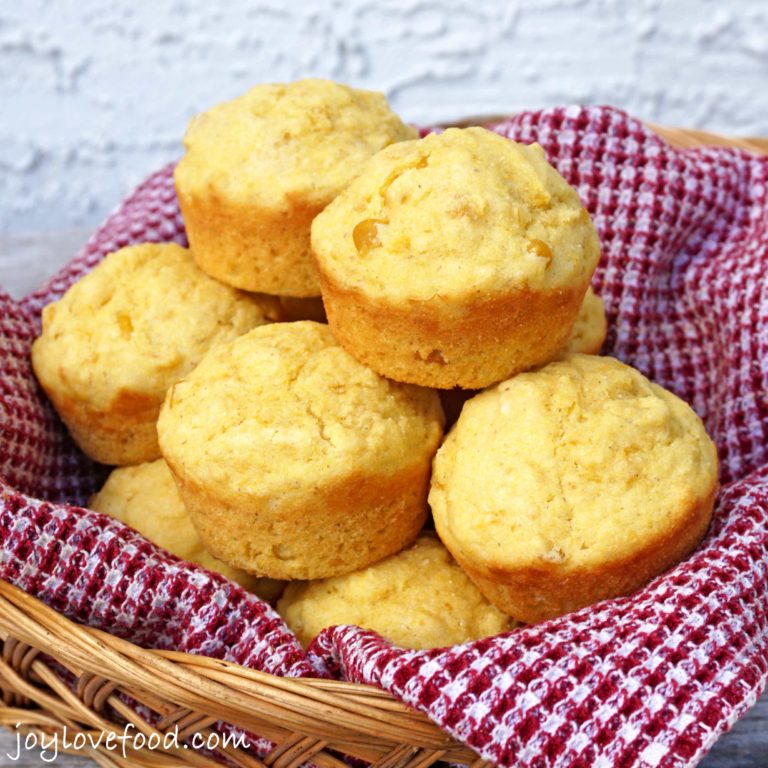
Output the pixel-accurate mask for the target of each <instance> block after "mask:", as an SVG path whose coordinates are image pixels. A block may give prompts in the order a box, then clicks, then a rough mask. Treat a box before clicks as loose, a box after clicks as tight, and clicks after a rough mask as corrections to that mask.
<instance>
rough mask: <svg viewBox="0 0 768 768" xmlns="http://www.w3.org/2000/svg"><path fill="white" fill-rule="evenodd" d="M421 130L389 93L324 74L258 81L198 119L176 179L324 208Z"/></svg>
mask: <svg viewBox="0 0 768 768" xmlns="http://www.w3.org/2000/svg"><path fill="white" fill-rule="evenodd" d="M417 135H418V132H417V131H416V130H415V129H414V128H412V127H409V126H407V125H405V124H404V123H403V122H402V121H401V120H400V118H399V117H398V116H397V115H396V114H395V113H394V112H392V110H391V109H390V108H389V105H388V104H387V101H386V99H385V98H384V95H383V94H381V93H376V92H373V91H362V90H357V89H354V88H349V87H348V86H345V85H340V84H339V83H334V82H331V81H329V80H316V79H308V80H299V81H297V82H294V83H275V84H269V85H257V86H256V87H255V88H252V89H251V90H250V91H248V92H247V93H245V94H243V95H242V96H240V97H238V98H236V99H232V100H231V101H225V102H223V103H221V104H218V105H217V106H215V107H213V108H212V109H209V110H208V111H206V112H203V113H202V114H200V115H197V116H196V117H194V118H193V119H192V121H191V122H190V124H189V128H188V130H187V134H186V137H185V139H184V145H185V147H186V149H187V153H186V155H185V156H184V158H183V159H182V160H181V162H180V163H179V165H178V167H177V169H176V181H177V183H178V184H181V185H183V187H184V190H185V192H186V193H187V194H192V195H194V194H196V193H199V194H201V195H208V194H210V193H211V192H213V193H215V194H217V195H223V196H225V197H227V198H228V199H231V200H234V201H242V202H243V203H244V204H247V205H254V204H255V205H258V206H259V207H262V208H266V209H269V210H277V211H280V210H284V209H288V208H291V207H293V205H296V204H306V205H310V206H321V207H322V206H325V205H327V204H328V203H329V202H330V201H331V200H332V199H333V198H334V197H335V196H336V195H337V194H338V193H339V192H340V191H341V190H342V189H343V188H344V187H345V186H346V185H347V184H348V183H349V182H350V181H351V180H352V179H353V178H354V177H355V176H356V175H357V174H358V173H359V171H360V168H361V166H362V164H363V163H364V162H365V161H366V160H368V158H370V157H371V155H373V154H374V153H375V152H378V151H379V150H380V149H383V148H384V147H386V146H388V145H389V144H392V143H393V142H396V141H402V140H404V139H413V138H415V137H416V136H417Z"/></svg>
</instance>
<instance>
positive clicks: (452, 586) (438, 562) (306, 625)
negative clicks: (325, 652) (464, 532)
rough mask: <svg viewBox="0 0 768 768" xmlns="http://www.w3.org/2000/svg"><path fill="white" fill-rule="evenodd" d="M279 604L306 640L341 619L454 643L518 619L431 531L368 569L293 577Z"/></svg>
mask: <svg viewBox="0 0 768 768" xmlns="http://www.w3.org/2000/svg"><path fill="white" fill-rule="evenodd" d="M277 609H278V612H279V613H280V614H281V616H282V617H283V618H284V619H285V622H286V624H288V626H289V627H290V628H291V629H292V630H293V631H294V633H295V634H296V635H297V637H298V638H299V641H300V642H301V643H302V645H304V646H307V645H309V643H310V642H311V641H312V639H313V638H314V637H315V636H316V635H317V634H318V633H319V632H320V631H321V630H322V629H324V628H325V627H329V626H333V625H336V624H355V625H357V626H360V627H364V628H365V629H372V630H374V631H375V632H378V633H379V634H380V635H382V636H383V637H385V638H387V639H388V640H390V641H391V642H393V643H395V644H396V645H400V646H403V647H406V648H438V647H441V646H446V645H454V644H456V643H464V642H467V641H469V640H477V639H480V638H482V637H489V636H491V635H497V634H499V633H500V632H506V631H508V630H510V629H512V628H514V627H515V626H516V624H515V622H514V621H513V620H512V619H510V618H509V616H506V615H505V614H503V613H502V612H501V611H499V610H498V608H495V607H494V606H493V605H491V604H490V603H489V602H488V601H487V600H486V599H485V598H484V597H483V595H482V594H481V593H480V591H479V590H478V588H477V587H476V586H475V585H474V584H473V583H472V582H471V581H470V579H469V577H468V576H467V575H466V574H465V573H464V571H462V570H461V568H459V566H458V564H457V563H456V561H455V560H454V559H453V558H452V557H451V555H450V553H449V552H448V550H447V549H446V548H445V547H444V546H443V545H442V544H441V543H440V542H439V541H438V540H437V539H436V538H434V537H433V536H430V535H428V534H422V535H421V536H420V537H419V538H418V539H417V540H416V542H415V543H414V544H413V545H412V546H410V547H409V548H408V549H405V550H403V551H402V552H400V553H398V554H396V555H392V556H390V557H387V558H385V559H384V560H381V561H379V562H378V563H375V564H374V565H371V566H369V567H368V568H363V569H362V570H359V571H353V572H352V573H347V574H345V575H343V576H335V577H333V578H330V579H321V580H319V581H308V582H297V583H293V584H289V585H288V587H287V589H286V591H285V593H284V595H283V597H282V599H281V600H280V601H279V603H278V606H277Z"/></svg>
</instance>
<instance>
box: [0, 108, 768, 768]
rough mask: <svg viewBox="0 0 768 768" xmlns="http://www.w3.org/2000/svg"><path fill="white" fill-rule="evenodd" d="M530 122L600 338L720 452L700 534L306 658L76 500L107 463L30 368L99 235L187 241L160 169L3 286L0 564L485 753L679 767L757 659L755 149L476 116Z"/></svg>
mask: <svg viewBox="0 0 768 768" xmlns="http://www.w3.org/2000/svg"><path fill="white" fill-rule="evenodd" d="M490 128H491V129H492V130H495V131H497V132H498V133H500V134H501V135H504V136H508V137H509V138H512V139H516V140H520V141H524V142H532V141H537V142H538V143H540V144H541V145H542V146H543V148H544V149H545V151H546V153H547V155H548V157H549V159H550V161H551V162H552V163H553V164H554V165H555V167H556V168H558V170H559V171H560V172H561V173H562V174H563V176H564V177H565V178H566V179H567V180H568V181H569V182H570V183H571V184H573V185H574V186H575V187H576V189H577V190H578V191H579V193H580V195H581V198H582V200H583V201H584V203H585V205H586V206H587V208H588V210H589V212H590V214H591V215H592V217H593V219H594V221H595V224H596V226H597V229H598V233H599V235H600V241H601V248H602V257H601V261H600V265H599V267H598V270H597V272H596V274H595V278H594V281H593V285H594V287H595V290H596V292H597V293H598V294H599V295H601V296H602V297H603V299H604V300H605V304H606V311H607V315H608V319H609V334H608V339H607V341H606V346H605V348H604V352H605V353H607V354H612V355H614V356H616V357H618V358H619V359H621V360H623V361H624V362H627V363H629V364H630V365H633V366H635V367H636V368H638V369H639V370H641V371H642V372H643V373H644V374H645V375H647V376H649V377H650V378H651V379H653V380H654V381H656V382H658V383H659V384H661V385H662V386H665V387H667V388H668V389H670V390H672V391H673V392H675V393H676V394H678V395H679V396H680V397H682V398H683V399H684V400H686V401H687V402H689V403H690V404H691V405H692V406H693V407H694V409H695V410H696V411H697V412H698V413H699V415H700V416H701V417H702V418H703V419H704V421H705V423H706V425H707V429H708V431H709V432H710V434H711V435H712V437H713V439H714V440H715V442H716V444H717V446H718V452H719V455H720V460H721V481H722V482H723V483H724V487H723V490H722V492H721V494H720V497H719V500H718V504H717V509H716V515H715V520H714V523H713V526H712V530H711V531H710V533H709V534H708V536H707V538H706V539H705V541H704V542H703V543H702V545H701V547H700V548H699V549H698V550H697V552H695V553H694V554H693V555H692V556H691V557H690V558H689V559H688V560H687V561H686V562H685V563H682V564H680V565H679V566H677V567H676V568H673V569H671V570H670V571H669V572H667V573H666V574H664V575H662V576H660V577H659V578H657V579H656V580H654V581H653V582H652V583H651V584H649V585H648V586H647V587H645V588H644V589H641V590H639V591H638V592H636V593H635V594H633V595H631V596H628V597H624V598H620V599H616V600H609V601H604V602H602V603H600V604H598V605H596V606H592V607H590V608H586V609H583V610H581V611H579V612H577V613H574V614H570V615H568V616H564V617H561V618H559V619H556V620H553V621H549V622H545V623H543V624H541V625H538V626H535V627H526V628H522V629H519V630H517V631H515V632H512V633H509V634H506V635H501V636H498V637H495V638H488V639H486V640H481V641H477V642H474V643H469V644H466V645H463V646H457V647H454V648H448V649H436V650H432V651H419V652H417V651H408V650H403V649H399V648H395V647H393V646H392V645H391V644H389V643H387V642H386V641H384V640H382V639H381V638H380V637H378V636H377V635H375V633H372V632H367V631H364V630H361V629H359V628H354V627H336V628H331V629H328V630H325V631H324V632H323V633H321V635H320V636H319V637H318V638H317V639H316V640H315V642H314V644H313V645H312V646H311V648H310V649H309V652H308V653H307V654H305V653H304V651H303V650H302V649H301V648H300V647H299V646H298V644H297V643H296V642H295V640H294V639H293V637H292V636H291V634H290V632H289V631H288V630H287V628H286V627H285V625H284V624H283V623H282V621H281V620H280V618H279V617H278V616H277V615H276V614H275V613H274V611H272V609H271V608H269V606H267V605H265V604H264V603H262V602H261V601H259V600H258V599H257V598H255V597H253V596H250V595H247V594H246V593H245V592H243V590H241V589H240V588H239V587H237V586H236V585H232V584H230V583H228V582H226V580H224V579H223V578H222V577H220V576H217V575H215V574H211V573H209V572H207V571H205V570H204V569H202V568H199V567H196V566H191V565H189V564H186V563H182V562H180V561H178V560H177V559H176V558H173V557H172V556H170V555H168V554H167V553H164V552H163V551H161V550H159V549H157V548H156V547H154V546H153V545H151V544H149V543H148V542H146V540H144V539H142V538H141V537H140V536H139V535H138V534H137V533H135V532H133V531H132V530H130V529H128V528H127V527H125V526H123V525H121V524H120V523H117V522H115V521H111V520H109V519H108V518H106V517H104V516H102V515H99V514H97V513H95V512H91V511H88V510H86V509H83V508H81V507H77V506H67V503H69V504H76V505H83V504H85V503H86V502H87V499H88V497H89V495H90V494H91V493H93V492H94V491H95V490H96V489H97V488H98V486H99V483H100V482H101V480H102V479H103V477H104V468H102V467H98V466H96V465H94V464H93V463H92V462H90V461H89V460H88V459H86V458H85V457H84V456H82V454H80V453H79V451H78V450H77V449H76V447H75V446H74V445H73V444H72V442H71V440H70V439H69V438H68V436H67V435H66V433H65V431H64V429H63V428H62V426H61V425H60V424H59V422H58V421H57V419H56V417H55V414H54V413H53V411H52V409H51V408H50V405H49V404H48V403H47V401H46V400H45V398H44V396H43V395H42V392H41V391H40V389H39V387H38V386H37V384H36V383H35V382H34V378H33V376H32V372H31V367H30V365H29V346H30V344H31V342H32V340H33V339H34V336H35V335H36V333H37V332H38V329H39V315H40V311H41V309H42V307H43V306H44V305H45V304H46V303H47V302H49V301H51V300H54V299H56V298H58V297H59V296H60V295H61V294H62V293H63V292H64V291H65V290H66V289H67V288H68V287H69V285H71V284H72V283H73V282H74V281H75V280H76V279H77V278H78V277H80V276H81V275H82V274H84V273H85V272H87V271H88V270H89V269H91V268H92V267H93V266H94V265H95V264H96V263H98V261H99V260H100V259H101V258H103V256H105V255H106V254H107V253H108V252H110V251H112V250H115V249H116V248H119V247H121V246H124V245H128V244H131V243H137V242H145V241H148V240H152V241H168V240H174V241H176V242H180V243H182V244H184V243H185V237H184V230H183V223H182V221H181V217H180V214H179V211H178V206H177V204H176V201H175V195H174V190H173V179H172V170H173V166H167V167H166V168H164V169H162V170H161V171H159V172H158V173H156V174H155V175H153V176H152V177H150V178H149V179H148V180H147V181H146V182H144V184H142V185H141V186H140V187H139V188H138V189H137V190H136V191H135V192H134V193H133V194H132V195H131V196H130V197H129V198H128V199H127V200H126V201H125V202H124V203H123V204H122V205H121V206H120V207H119V208H118V209H117V210H116V211H115V212H114V213H113V214H112V215H111V216H110V217H109V218H108V219H107V221H106V222H105V224H104V225H103V226H102V227H101V228H100V229H99V230H98V231H97V232H96V233H95V234H94V236H93V237H92V238H91V240H90V241H89V242H88V244H87V245H86V247H85V248H84V249H83V251H82V252H81V253H80V254H79V255H78V256H77V257H76V258H75V259H74V260H73V261H72V262H71V263H70V264H69V265H68V266H67V267H65V268H64V269H63V270H62V271H61V272H59V273H58V274H57V275H56V276H54V277H53V278H52V279H51V280H50V281H49V282H48V283H47V284H46V285H45V286H44V287H43V288H41V289H40V290H39V291H37V292H35V293H34V294H32V295H30V296H28V297H27V298H26V299H24V300H22V301H21V302H19V303H16V302H13V301H12V300H11V299H10V298H9V297H7V296H5V295H2V296H0V430H1V433H0V437H1V439H2V443H0V477H1V478H2V479H3V480H4V483H3V484H2V487H0V537H2V556H1V557H0V577H2V578H4V579H7V580H8V581H11V582H13V583H15V584H17V585H18V586H20V587H21V588H22V589H25V590H26V591H28V592H29V593H30V594H33V595H35V596H36V597H39V598H40V599H42V600H43V601H44V602H46V603H47V604H49V605H52V606H53V607H55V608H56V609H57V610H59V611H61V612H62V613H63V614H65V615H67V616H69V617H70V618H73V619H75V620H77V621H81V622H84V623H88V624H91V625H93V626H97V627H99V628H101V629H107V630H109V631H113V632H116V633H118V634H120V635H121V636H122V637H125V638H127V639H129V640H131V641H133V642H135V643H137V644H139V645H142V646H144V647H155V648H176V649H178V650H183V651H187V652H190V653H204V654H207V655H212V656H218V657H220V658H227V659H230V660H232V661H236V662H238V663H241V664H245V665H247V666H252V667H254V668H258V669H262V670H265V671H268V672H271V673H273V674H281V675H298V676H303V675H330V676H337V677H344V678H347V679H350V680H355V681H359V682H365V683H372V684H374V685H379V686H381V687H383V688H385V689H386V690H388V691H390V692H391V693H393V694H394V695H395V696H397V697H398V698H400V699H402V700H403V701H405V702H407V703H409V704H411V705H412V706H415V707H417V708H419V709H421V710H422V711H424V712H426V713H427V714H428V715H429V716H430V717H432V719H433V720H435V722H437V723H438V724H440V725H441V726H442V727H443V728H445V729H446V730H447V731H448V732H450V733H452V734H453V735H454V736H456V737H457V738H459V739H461V740H463V741H465V742H466V743H467V744H469V745H470V746H471V747H472V748H474V749H476V750H477V751H478V752H479V753H480V754H481V755H482V756H483V757H485V758H486V759H489V760H491V761H493V762H494V763H497V764H499V765H503V766H508V767H509V768H512V766H526V767H530V768H534V767H536V768H539V767H542V766H552V767H555V766H558V767H562V768H565V766H568V767H571V766H574V767H575V766H584V767H585V768H586V767H587V766H589V767H590V768H591V767H592V766H617V767H618V766H621V767H622V768H630V767H632V766H637V767H640V766H664V767H670V768H671V767H672V766H676V767H677V766H689V765H694V764H695V763H696V762H697V761H698V760H699V759H700V758H701V756H702V755H703V754H704V752H705V751H706V750H707V749H708V747H709V746H711V744H712V743H713V741H714V740H715V739H716V737H717V736H718V735H719V734H720V733H722V732H723V731H724V730H725V729H727V728H728V727H730V725H731V724H732V723H733V722H734V721H735V719H736V718H738V717H739V716H740V715H741V714H743V712H744V711H745V710H746V708H747V707H749V706H750V705H751V704H752V703H754V701H755V700H756V698H757V697H758V696H759V694H760V693H761V691H762V690H763V688H764V686H765V683H766V678H767V677H768V281H766V280H765V277H764V275H765V274H766V271H768V193H767V191H766V190H767V189H768V158H760V157H754V156H751V155H749V154H746V153H744V152H741V151H738V150H732V149H697V150H687V151H680V150H676V149H673V148H671V147H669V146H667V145H666V144H665V143H664V142H663V141H662V140H661V139H659V138H658V137H656V136H655V135H654V134H653V133H651V132H650V131H649V130H648V129H646V128H645V127H644V126H643V125H642V124H641V123H639V122H638V121H636V120H633V119H632V118H630V117H629V116H627V115H626V114H625V113H623V112H621V111H619V110H615V109H611V108H581V107H569V108H560V109H551V110H544V111H541V112H531V113H524V114H521V115H518V116H516V117H514V118H510V119H509V120H504V121H501V122H499V123H496V124H494V125H492V126H490Z"/></svg>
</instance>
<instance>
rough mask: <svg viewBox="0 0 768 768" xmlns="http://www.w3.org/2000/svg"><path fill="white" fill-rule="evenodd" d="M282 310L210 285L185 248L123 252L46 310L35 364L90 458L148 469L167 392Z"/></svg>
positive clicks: (34, 353) (159, 247)
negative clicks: (213, 352)
mask: <svg viewBox="0 0 768 768" xmlns="http://www.w3.org/2000/svg"><path fill="white" fill-rule="evenodd" d="M278 309H279V307H278V305H277V303H276V301H275V300H274V299H272V300H270V303H268V302H267V299H266V298H263V297H262V298H260V299H256V298H253V297H250V296H247V295H246V294H244V293H241V292H240V291H236V290H234V289H232V288H230V287H228V286H224V285H221V284H219V283H217V282H216V281H215V280H211V278H210V277H208V276H207V275H206V274H204V273H203V272H202V271H201V270H200V269H198V267H197V266H195V263H194V261H193V260H192V257H191V256H190V254H189V251H187V250H186V249H184V248H181V247H180V246H178V245H174V244H171V243H167V244H163V245H156V244H144V245H137V246H133V247H130V248H123V249H122V250H119V251H116V252H115V253H111V254H109V255H108V256H107V257H106V258H105V259H104V261H102V262H101V264H99V265H98V266H97V267H96V268H95V269H94V270H93V271H92V272H91V273H90V274H88V275H86V276H85V277H83V278H82V279H81V280H80V281H78V282H77V283H76V284H75V285H73V286H72V287H71V288H70V289H69V290H68V291H67V292H66V293H65V294H64V296H63V297H62V298H61V299H60V300H59V301H56V302H54V303H52V304H49V305H48V306H47V307H45V309H44V310H43V332H42V335H41V336H40V337H39V338H38V339H37V340H36V341H35V343H34V344H33V345H32V365H33V367H34V370H35V374H36V375H37V378H38V380H39V381H40V384H41V385H42V387H43V389H44V390H45V392H46V393H47V395H48V397H49V398H50V399H51V401H52V403H53V405H54V407H55V408H56V410H57V411H58V413H59V415H60V416H61V418H62V420H63V421H64V423H65V424H66V425H67V427H68V428H69V431H70V432H71V434H72V437H73V438H74V439H75V442H77V444H78V445H79V446H80V448H82V450H83V451H84V452H85V453H87V454H88V455H89V456H90V457H91V458H92V459H95V460H96V461H100V462H102V463H104V464H121V465H122V464H139V463H141V462H143V461H151V460H153V459H156V458H158V457H159V456H160V449H159V447H158V445H157V431H156V429H155V423H156V422H157V416H158V413H159V411H160V406H161V404H162V402H163V398H164V397H165V392H166V390H167V389H168V387H169V386H170V385H171V384H172V383H173V382H174V381H176V380H177V379H180V378H181V377H182V376H184V375H186V374H187V373H188V372H189V371H191V370H192V368H194V367H195V365H197V363H198V362H199V361H200V359H201V358H202V357H203V355H204V354H205V353H206V352H207V351H208V350H209V349H210V348H211V347H213V346H215V345H217V344H220V343H221V342H224V341H230V340H231V339H234V338H236V337H237V336H240V335H241V334H243V333H245V332H246V331H249V330H250V329H251V328H254V327H255V326H257V325H260V324H263V323H265V322H267V319H268V316H270V317H274V314H273V313H274V312H276V311H277V310H278Z"/></svg>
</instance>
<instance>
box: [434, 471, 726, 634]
mask: <svg viewBox="0 0 768 768" xmlns="http://www.w3.org/2000/svg"><path fill="white" fill-rule="evenodd" d="M716 493H717V483H716V482H715V483H714V485H713V487H712V490H711V491H710V493H709V494H708V495H707V496H705V497H703V498H692V497H691V498H690V499H688V500H687V502H688V503H687V504H686V507H687V512H686V514H685V515H682V516H680V518H679V522H678V524H677V525H676V526H675V527H674V528H671V529H668V530H666V531H665V532H664V535H663V536H662V537H657V538H656V539H655V540H652V541H649V542H647V543H646V544H645V546H643V547H642V548H641V549H639V550H638V551H636V552H633V553H632V554H631V556H629V557H624V558H622V559H619V560H614V561H607V562H603V563H600V564H598V565H595V566H594V567H590V568H587V567H582V568H579V569H571V570H568V569H565V568H563V567H562V566H558V564H556V563H553V564H552V565H551V566H547V564H544V563H542V564H539V565H537V566H536V567H531V566H527V567H525V566H524V567H520V568H518V569H511V568H509V567H499V566H495V565H494V564H493V563H492V562H487V563H482V564H481V563H477V562H475V561H470V560H468V559H467V558H466V557H465V556H464V554H463V552H462V547H461V544H460V543H459V542H458V541H456V540H455V539H453V537H452V536H451V533H450V531H449V530H447V529H446V527H445V526H443V525H440V524H439V523H438V522H437V521H436V528H437V532H438V535H439V536H440V538H441V539H442V541H443V543H444V544H445V545H446V547H447V548H448V550H449V551H450V552H451V554H452V555H453V556H454V558H455V559H456V561H457V562H458V563H459V565H460V566H461V567H462V568H463V570H464V571H465V573H466V574H467V575H468V576H469V577H470V579H472V581H473V582H474V583H475V584H476V585H477V587H478V589H479V590H480V591H481V592H482V593H483V595H485V597H486V598H487V599H488V601H489V602H491V603H493V605H495V606H496V607H497V608H498V609H499V610H501V611H503V612H504V613H506V614H508V615H510V616H512V617H514V618H515V619H517V620H518V621H521V622H523V623H525V624H536V623H538V622H541V621H546V620H547V619H552V618H555V617H557V616H560V615H562V614H565V613H569V612H571V611H575V610H578V609H579V608H584V607H585V606H587V605H592V604H593V603H596V602H598V601H599V600H605V599H608V598H612V597H617V596H620V595H628V594H630V593H632V592H634V591H635V590H636V589H639V588H640V587H642V586H644V585H645V584H647V583H648V582H649V581H650V580H651V579H652V578H654V577H655V576H658V575H659V574H660V573H663V572H664V571H665V570H667V568H670V567H671V566H672V565H674V564H676V563H678V562H681V561H682V560H683V559H685V558H686V557H687V556H688V555H689V554H690V553H691V552H692V551H693V550H694V549H695V548H696V547H697V545H698V544H699V542H700V541H701V540H702V538H703V537H704V535H705V533H706V532H707V528H708V527H709V523H710V520H711V517H712V508H713V506H714V501H715V495H716Z"/></svg>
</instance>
